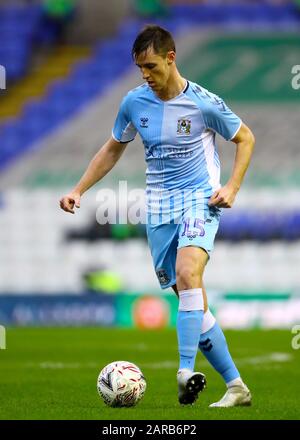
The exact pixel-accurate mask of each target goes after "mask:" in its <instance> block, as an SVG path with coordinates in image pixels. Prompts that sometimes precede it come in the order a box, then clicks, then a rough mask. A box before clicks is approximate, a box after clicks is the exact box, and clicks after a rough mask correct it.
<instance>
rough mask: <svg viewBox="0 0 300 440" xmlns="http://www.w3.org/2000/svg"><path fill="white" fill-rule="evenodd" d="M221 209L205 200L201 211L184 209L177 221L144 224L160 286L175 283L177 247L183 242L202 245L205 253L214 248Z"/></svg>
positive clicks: (185, 244) (186, 244)
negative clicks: (179, 220)
mask: <svg viewBox="0 0 300 440" xmlns="http://www.w3.org/2000/svg"><path fill="white" fill-rule="evenodd" d="M221 212H222V210H221V209H220V208H217V207H210V206H208V205H207V204H205V206H204V209H202V210H201V214H199V213H198V214H197V212H195V210H194V209H190V210H188V211H186V213H185V214H183V216H182V221H181V222H177V223H175V222H173V223H172V222H169V223H162V224H149V223H148V224H147V237H148V243H149V247H150V251H151V255H152V259H153V265H154V268H155V272H156V275H157V278H158V281H159V283H160V286H161V288H162V289H167V288H168V287H171V286H173V285H174V284H176V270H175V266H176V257H177V249H180V248H182V247H186V246H196V247H200V248H203V249H204V250H205V251H206V252H207V254H208V256H210V252H211V251H212V250H213V248H214V240H215V236H216V233H217V231H218V227H219V222H220V216H221Z"/></svg>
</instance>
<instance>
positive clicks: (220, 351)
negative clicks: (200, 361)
mask: <svg viewBox="0 0 300 440" xmlns="http://www.w3.org/2000/svg"><path fill="white" fill-rule="evenodd" d="M203 288H204V286H203ZM199 349H200V350H201V352H202V354H203V355H204V356H205V357H206V359H207V360H208V361H209V363H210V364H211V365H212V367H213V368H214V369H215V370H216V371H217V372H218V373H219V374H220V375H221V376H222V378H223V379H224V381H225V383H226V386H227V389H228V390H227V392H226V394H225V396H224V397H223V398H222V399H221V400H220V401H219V402H216V403H213V404H212V405H210V406H211V407H230V406H237V405H250V404H251V394H250V391H249V390H248V388H247V386H246V385H245V384H244V383H243V381H242V379H241V376H240V373H239V371H238V369H237V368H236V366H235V363H234V361H233V359H232V357H231V355H230V352H229V349H228V345H227V342H226V338H225V336H224V333H223V331H222V329H221V327H220V326H219V324H218V323H217V321H216V319H215V317H214V316H213V315H212V313H211V312H210V310H209V309H208V310H207V312H206V313H205V314H204V317H203V323H202V330H201V337H200V342H199Z"/></svg>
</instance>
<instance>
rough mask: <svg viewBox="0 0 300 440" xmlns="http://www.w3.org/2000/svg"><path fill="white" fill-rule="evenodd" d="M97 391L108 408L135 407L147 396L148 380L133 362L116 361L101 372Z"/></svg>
mask: <svg viewBox="0 0 300 440" xmlns="http://www.w3.org/2000/svg"><path fill="white" fill-rule="evenodd" d="M97 389H98V393H99V394H100V396H101V397H102V399H103V400H104V402H105V403H106V405H108V406H112V407H122V406H125V407H128V406H134V405H136V404H137V403H138V402H139V401H140V400H141V399H142V397H143V396H144V394H145V391H146V379H145V377H144V375H143V373H142V372H141V370H140V369H139V367H137V366H136V365H135V364H133V363H132V362H127V361H115V362H111V363H110V364H108V365H106V367H104V368H103V370H101V372H100V374H99V376H98V380H97Z"/></svg>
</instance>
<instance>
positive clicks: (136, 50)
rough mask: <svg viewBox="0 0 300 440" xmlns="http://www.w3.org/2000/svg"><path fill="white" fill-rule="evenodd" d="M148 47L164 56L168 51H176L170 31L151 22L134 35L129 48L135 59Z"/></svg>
mask: <svg viewBox="0 0 300 440" xmlns="http://www.w3.org/2000/svg"><path fill="white" fill-rule="evenodd" d="M149 47H153V49H154V52H155V53H156V54H159V55H163V56H166V55H167V53H168V52H169V51H174V52H176V48H175V42H174V39H173V37H172V35H171V34H170V32H169V31H167V30H166V29H164V28H162V27H160V26H156V25H151V24H149V25H147V26H145V27H144V29H143V30H142V31H141V32H140V33H139V34H138V36H137V37H136V39H135V42H134V43H133V46H132V50H131V55H132V58H133V59H135V58H136V57H138V56H139V55H140V54H141V53H142V52H144V51H145V50H147V49H148V48H149Z"/></svg>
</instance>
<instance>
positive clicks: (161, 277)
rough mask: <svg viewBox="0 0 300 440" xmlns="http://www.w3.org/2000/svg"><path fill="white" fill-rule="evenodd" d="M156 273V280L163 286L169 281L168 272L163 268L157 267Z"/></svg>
mask: <svg viewBox="0 0 300 440" xmlns="http://www.w3.org/2000/svg"><path fill="white" fill-rule="evenodd" d="M156 275H157V278H158V281H159V282H160V284H161V285H162V286H164V285H166V284H168V283H169V282H170V278H169V277H168V274H167V272H166V271H165V269H157V271H156Z"/></svg>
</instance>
